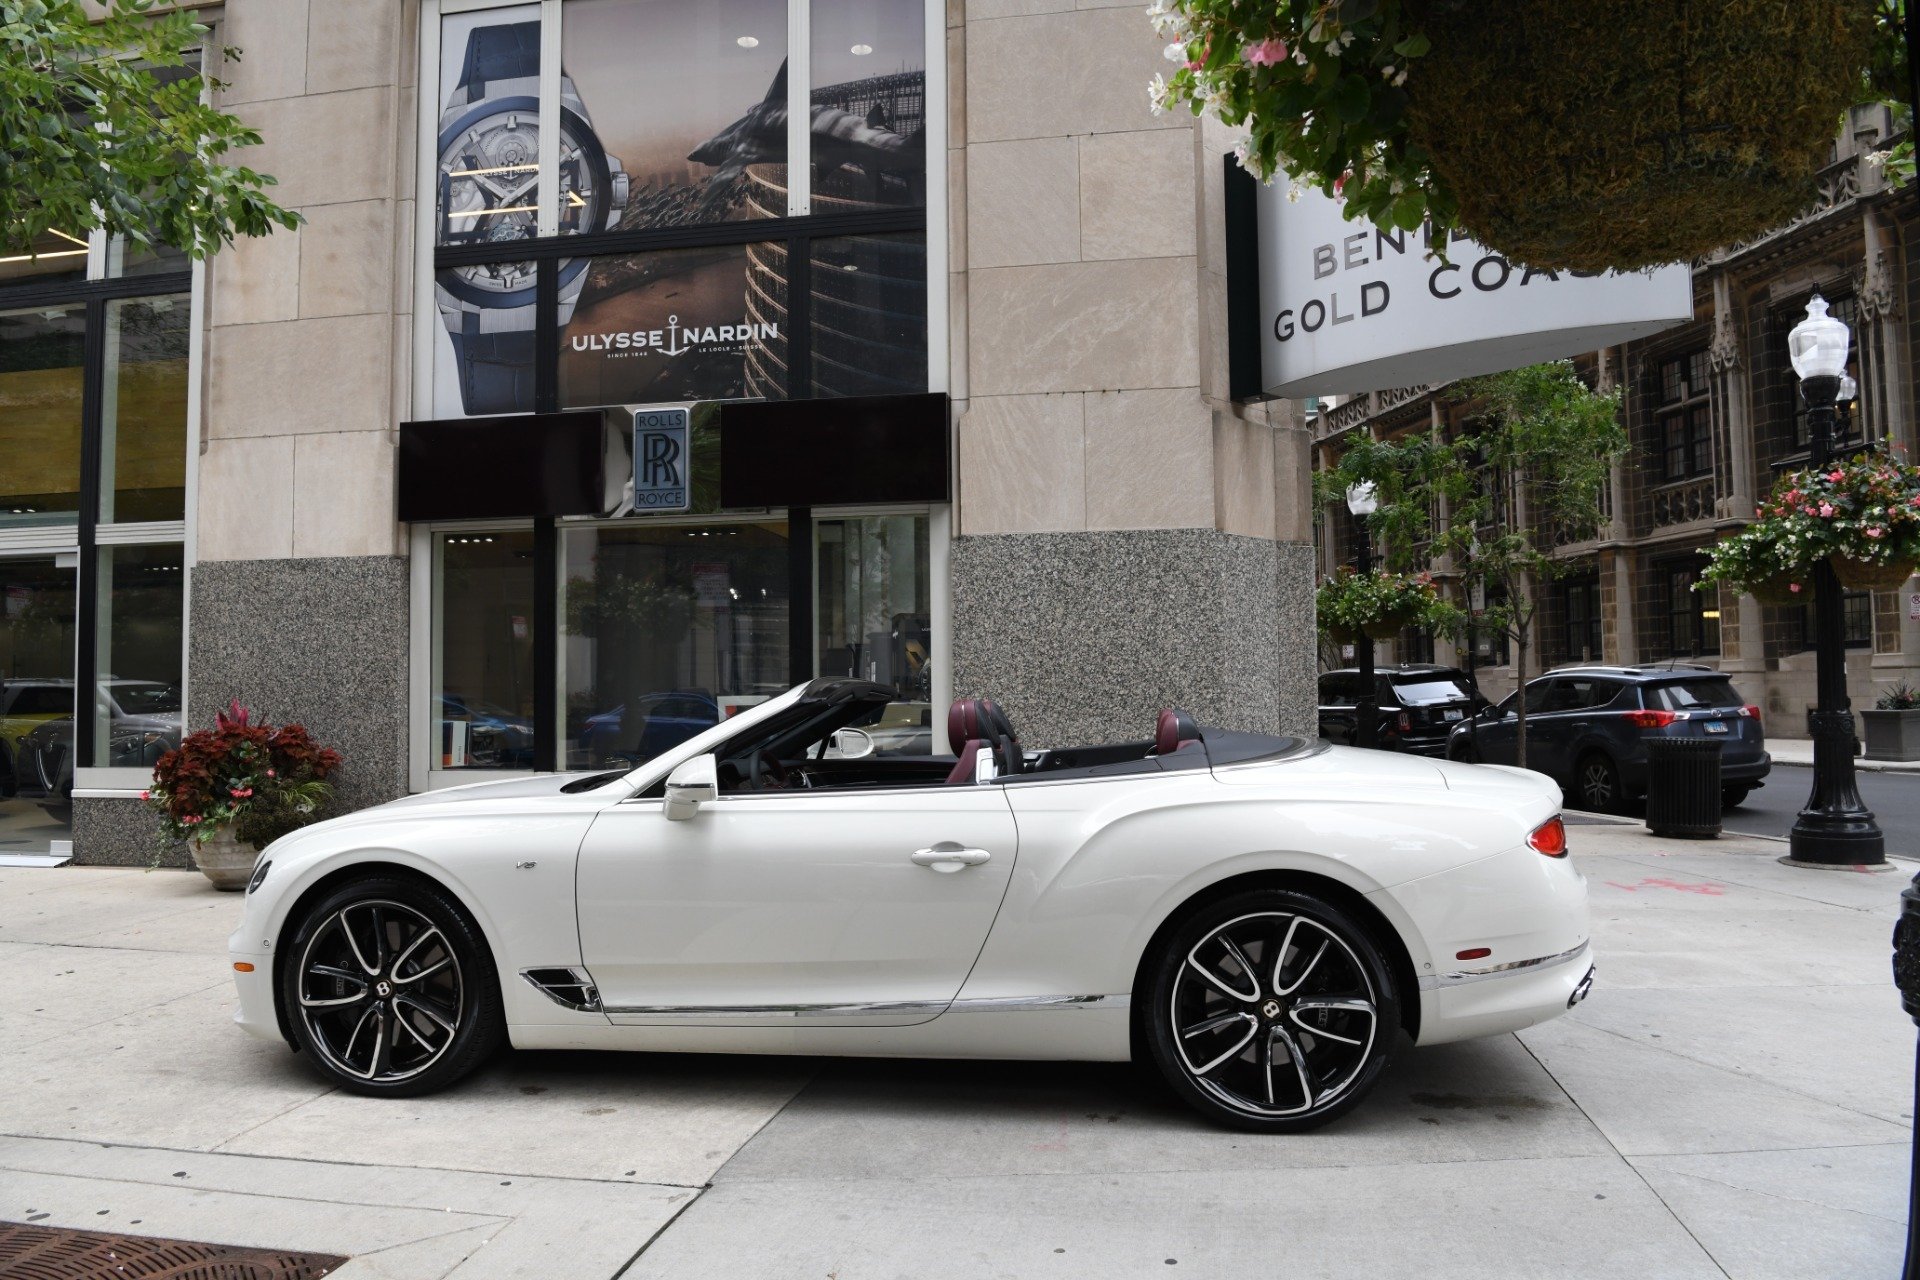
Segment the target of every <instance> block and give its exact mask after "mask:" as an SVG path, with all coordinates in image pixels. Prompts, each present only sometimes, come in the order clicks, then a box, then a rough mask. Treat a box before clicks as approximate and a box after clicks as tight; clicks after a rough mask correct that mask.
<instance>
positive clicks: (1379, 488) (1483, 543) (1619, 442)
mask: <svg viewBox="0 0 1920 1280" xmlns="http://www.w3.org/2000/svg"><path fill="white" fill-rule="evenodd" d="M1454 390H1455V393H1456V395H1457V396H1458V397H1459V398H1461V399H1463V400H1466V401H1468V402H1471V403H1474V404H1475V405H1476V406H1477V409H1476V412H1475V413H1474V414H1473V416H1472V417H1470V418H1469V419H1468V420H1467V421H1466V423H1465V424H1464V425H1463V428H1462V429H1461V430H1460V431H1459V432H1458V433H1457V434H1455V435H1453V436H1451V437H1440V436H1419V435H1416V436H1410V437H1406V438H1403V439H1399V440H1374V439H1371V438H1368V437H1365V436H1360V437H1357V438H1356V439H1355V440H1354V441H1353V442H1352V443H1351V444H1350V445H1349V447H1348V448H1347V450H1346V452H1345V453H1344V454H1343V455H1342V456H1341V459H1340V462H1339V464H1338V465H1337V466H1336V467H1334V468H1332V469H1331V470H1329V471H1327V472H1324V473H1322V475H1321V478H1320V481H1319V484H1320V492H1321V496H1322V498H1323V500H1326V501H1339V500H1340V499H1341V497H1343V496H1344V495H1345V493H1346V491H1347V489H1348V487H1350V486H1352V485H1355V484H1360V483H1368V482H1370V483H1372V484H1373V486H1374V490H1375V496H1376V498H1377V500H1378V503H1379V507H1378V510H1376V511H1375V512H1374V514H1373V516H1372V517H1371V519H1370V520H1369V531H1370V532H1371V533H1372V534H1374V535H1375V536H1378V537H1380V538H1381V539H1382V540H1383V541H1384V542H1385V544H1386V551H1387V562H1388V564H1389V565H1392V566H1400V567H1412V566H1413V563H1414V562H1415V561H1416V560H1417V559H1419V558H1421V557H1422V556H1430V557H1434V558H1438V557H1440V556H1443V555H1444V556H1451V557H1452V560H1453V564H1454V568H1455V569H1456V570H1457V571H1458V572H1459V574H1460V576H1461V580H1462V584H1463V585H1464V586H1465V587H1466V588H1467V589H1468V591H1469V592H1470V593H1471V594H1476V595H1477V594H1480V593H1481V592H1484V593H1485V596H1486V599H1487V601H1488V606H1487V608H1485V609H1484V610H1483V611H1481V612H1479V613H1478V614H1477V615H1475V616H1473V617H1472V618H1471V621H1472V623H1473V625H1474V626H1475V627H1476V629H1477V630H1479V631H1481V632H1485V633H1490V634H1494V635H1504V636H1505V637H1506V639H1507V641H1508V643H1509V644H1510V645H1511V646H1512V649H1513V654H1514V680H1515V685H1516V687H1517V688H1522V689H1524V688H1525V687H1526V682H1527V678H1528V672H1529V662H1528V658H1529V651H1530V649H1531V640H1532V634H1533V621H1534V616H1535V614H1536V612H1537V609H1538V598H1539V594H1540V590H1539V589H1540V587H1541V585H1542V584H1543V583H1545V582H1546V581H1549V580H1552V579H1554V578H1558V577H1560V576H1561V575H1563V574H1564V573H1566V572H1567V570H1568V568H1569V566H1568V565H1567V564H1566V563H1565V562H1563V561H1561V560H1559V559H1558V558H1556V557H1555V556H1554V554H1553V552H1554V548H1555V547H1556V546H1558V545H1560V544H1561V542H1562V541H1577V540H1580V539H1583V538H1589V537H1592V536H1593V535H1594V533H1595V532H1597V530H1598V528H1599V526H1600V523H1601V521H1602V520H1603V519H1604V518H1605V510H1604V508H1603V505H1602V503H1603V499H1604V497H1605V493H1606V486H1607V481H1608V477H1609V475H1610V474H1611V471H1612V467H1613V464H1614V462H1615V461H1617V460H1618V459H1619V458H1620V457H1621V456H1622V455H1623V454H1625V453H1626V450H1627V435H1626V431H1625V429H1624V428H1622V427H1621V425H1620V398H1619V393H1618V392H1608V393H1605V394H1602V393H1599V392H1595V391H1593V390H1591V389H1589V388H1588V387H1587V385H1586V383H1585V382H1583V381H1582V380H1581V379H1580V376H1579V375H1578V374H1577V373H1576V372H1575V371H1574V368H1573V365H1572V364H1571V363H1569V362H1567V361H1557V362H1554V363H1551V364H1537V365H1530V366H1528V367H1527V368H1524V369H1515V370H1513V371H1511V372H1509V373H1501V374H1494V375H1492V376H1490V377H1485V378H1476V379H1473V380H1471V381H1468V382H1464V383H1461V384H1459V385H1458V386H1457V387H1456V388H1455V389H1454ZM1438 620H1439V622H1440V625H1441V626H1442V628H1443V629H1445V630H1447V631H1449V632H1450V633H1453V634H1455V635H1458V634H1460V633H1461V632H1463V631H1464V630H1465V628H1466V625H1467V623H1468V621H1469V616H1468V614H1466V613H1463V612H1459V611H1457V610H1456V611H1453V612H1451V613H1449V614H1446V615H1443V616H1441V617H1440V618H1439V619H1438ZM1515 713H1516V725H1515V738H1516V750H1517V752H1518V759H1520V760H1523V761H1524V760H1525V759H1526V750H1527V719H1526V700H1525V699H1524V698H1519V699H1516V700H1515Z"/></svg>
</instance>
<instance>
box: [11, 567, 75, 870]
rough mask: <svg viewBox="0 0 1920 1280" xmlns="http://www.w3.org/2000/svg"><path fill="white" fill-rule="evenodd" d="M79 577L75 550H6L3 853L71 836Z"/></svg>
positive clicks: (35, 847) (36, 848)
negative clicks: (68, 765) (65, 785)
mask: <svg viewBox="0 0 1920 1280" xmlns="http://www.w3.org/2000/svg"><path fill="white" fill-rule="evenodd" d="M74 579H75V575H74V566H73V563H72V557H71V556H57V555H54V556H38V555H35V556H23V557H11V558H9V557H4V556H0V853H29V852H38V851H41V850H45V849H46V848H47V847H48V845H49V844H51V843H52V842H53V841H55V840H66V839H70V838H71V836H72V829H71V827H70V826H69V825H68V824H69V821H70V814H69V811H68V805H69V803H70V802H69V801H68V800H67V797H66V793H65V791H64V790H63V789H62V788H61V786H60V780H61V775H62V768H63V765H64V763H65V761H63V759H62V757H61V753H60V750H59V748H58V745H57V744H58V743H59V742H60V741H61V740H63V739H64V741H65V742H66V743H69V744H70V743H71V742H72V740H73V687H74V681H73V642H74V623H75V618H76V613H75V609H74V605H75V603H76V595H75V580H74ZM66 754H67V755H68V756H69V757H70V755H71V751H70V750H69V751H68V752H67V753H66Z"/></svg>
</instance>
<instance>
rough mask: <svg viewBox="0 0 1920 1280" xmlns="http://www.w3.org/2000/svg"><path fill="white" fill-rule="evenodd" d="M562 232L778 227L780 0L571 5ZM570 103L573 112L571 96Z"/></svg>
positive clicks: (566, 21)
mask: <svg viewBox="0 0 1920 1280" xmlns="http://www.w3.org/2000/svg"><path fill="white" fill-rule="evenodd" d="M561 28H562V31H563V33H564V34H563V35H562V37H561V54H560V61H561V66H562V69H563V72H564V75H565V77H566V79H565V81H564V82H563V84H562V88H561V106H562V109H563V111H564V112H565V113H566V117H565V118H564V119H563V125H562V128H563V130H564V131H565V133H564V143H563V147H562V158H561V174H560V179H561V180H560V187H561V192H560V198H561V209H560V213H561V231H562V233H563V234H564V233H566V232H570V231H584V230H601V229H603V228H602V227H599V226H593V225H591V221H592V220H591V218H588V219H586V220H584V223H583V220H582V219H581V218H580V216H579V215H580V213H581V212H582V211H583V210H585V209H586V208H587V207H588V206H589V205H590V204H591V201H590V200H582V199H580V198H577V197H576V196H575V195H574V194H573V191H574V187H575V186H576V184H578V183H581V182H585V183H586V184H588V185H589V186H591V185H592V184H594V183H596V182H598V183H602V184H606V185H608V186H609V187H610V189H611V190H612V192H613V195H612V199H611V205H610V209H609V212H608V214H607V216H606V217H605V219H604V223H605V228H606V229H614V228H617V229H620V230H626V231H632V230H653V229H658V228H660V227H681V226H690V225H693V224H696V223H711V222H734V221H738V220H740V219H743V218H784V217H785V216H786V215H787V192H786V186H787V176H786V166H787V101H786V98H787V89H786V83H787V82H786V60H787V5H786V0H718V2H717V3H716V2H714V0H708V2H706V3H701V4H688V3H686V0H568V3H567V5H566V6H565V9H564V10H563V12H562V15H561ZM569 88H571V90H572V98H571V100H569V98H568V90H569Z"/></svg>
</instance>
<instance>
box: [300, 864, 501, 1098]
mask: <svg viewBox="0 0 1920 1280" xmlns="http://www.w3.org/2000/svg"><path fill="white" fill-rule="evenodd" d="M286 955H287V957H288V959H287V961H286V965H285V968H284V969H283V971H282V972H281V975H280V1000H281V1007H282V1008H283V1009H285V1010H286V1012H287V1022H288V1024H289V1025H290V1026H291V1027H292V1028H293V1034H294V1038H295V1040H296V1041H298V1043H299V1045H300V1048H301V1049H302V1050H304V1051H305V1052H306V1054H307V1056H308V1057H309V1058H310V1059H311V1060H312V1062H313V1064H314V1066H315V1067H317V1068H319V1070H320V1071H321V1073H322V1074H324V1075H326V1076H327V1077H328V1078H329V1079H331V1080H333V1081H334V1082H335V1083H337V1084H339V1085H341V1086H342V1087H344V1088H347V1089H350V1090H352V1091H354V1092H356V1093H366V1094H373V1095H376V1096H382V1097H411V1096H413V1095H415V1094H422V1093H431V1092H433V1091H434V1090H436V1089H442V1088H445V1087H446V1086H447V1085H450V1084H452V1083H453V1082H454V1081H456V1080H458V1079H460V1078H461V1077H462V1076H464V1075H466V1074H467V1073H468V1072H470V1071H472V1070H473V1069H474V1068H475V1067H477V1066H479V1065H480V1063H482V1062H483V1061H485V1060H486V1058H487V1057H488V1056H489V1055H490V1054H492V1053H493V1051H494V1050H495V1049H497V1048H498V1047H499V1045H500V1042H501V1040H502V1039H503V1038H504V1035H505V1019H504V1016H503V1014H502V1011H501V1004H500V983H499V979H498V977H497V976H496V974H495V971H494V966H493V958H492V956H491V954H490V953H489V951H488V949H487V946H486V942H485V940H484V939H483V938H482V937H481V936H480V932H479V930H478V928H476V927H475V926H474V924H473V923H472V921H471V920H469V919H468V917H467V914H466V912H465V911H463V910H462V909H461V908H460V906H459V904H458V903H456V902H454V901H453V899H452V898H450V897H449V896H448V895H447V894H446V893H444V892H443V891H441V890H439V889H437V888H434V887H432V886H430V885H427V884H425V883H422V882H420V881H417V880H410V879H404V878H400V877H393V876H375V877H368V878H367V879H364V880H356V881H353V882H351V883H349V884H345V885H342V886H341V887H339V888H338V889H336V890H334V892H332V893H330V894H328V895H327V896H326V897H325V898H323V899H322V900H321V901H320V902H318V903H316V904H315V905H314V906H313V908H312V909H311V910H309V911H307V912H306V913H305V915H304V916H302V918H301V919H300V921H299V923H298V925H297V927H296V928H295V929H294V931H293V934H292V942H291V943H290V944H289V948H288V950H287V952H286Z"/></svg>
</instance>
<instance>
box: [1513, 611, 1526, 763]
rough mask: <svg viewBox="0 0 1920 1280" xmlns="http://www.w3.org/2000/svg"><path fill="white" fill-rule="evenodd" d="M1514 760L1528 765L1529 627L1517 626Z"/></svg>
mask: <svg viewBox="0 0 1920 1280" xmlns="http://www.w3.org/2000/svg"><path fill="white" fill-rule="evenodd" d="M1513 688H1514V695H1513V714H1514V721H1513V762H1514V763H1515V764H1517V765H1519V766H1520V767H1521V768H1522V769H1525V768H1527V767H1528V765H1527V629H1526V628H1525V627H1524V626H1516V627H1515V628H1514V633H1513Z"/></svg>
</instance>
